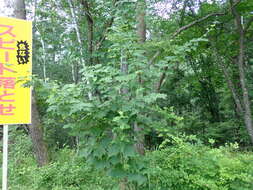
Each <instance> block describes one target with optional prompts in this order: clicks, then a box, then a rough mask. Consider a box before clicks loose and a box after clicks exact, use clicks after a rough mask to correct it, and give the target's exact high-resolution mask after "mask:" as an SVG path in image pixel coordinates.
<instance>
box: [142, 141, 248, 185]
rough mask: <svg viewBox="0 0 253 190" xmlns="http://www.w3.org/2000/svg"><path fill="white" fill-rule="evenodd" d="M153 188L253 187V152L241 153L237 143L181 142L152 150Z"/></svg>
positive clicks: (151, 182) (149, 172) (151, 177)
mask: <svg viewBox="0 0 253 190" xmlns="http://www.w3.org/2000/svg"><path fill="white" fill-rule="evenodd" d="M148 157H149V160H150V163H151V165H150V169H149V170H148V171H147V173H148V174H149V189H152V190H165V189H166V190H167V189H171V190H208V189H210V190H249V189H252V188H253V154H252V153H240V152H237V150H236V145H230V146H226V147H220V148H210V147H208V146H205V145H202V144H201V143H197V144H195V145H193V144H191V143H185V142H177V143H175V144H174V145H173V146H171V147H168V148H165V149H162V150H158V151H155V152H152V153H150V154H149V155H148Z"/></svg>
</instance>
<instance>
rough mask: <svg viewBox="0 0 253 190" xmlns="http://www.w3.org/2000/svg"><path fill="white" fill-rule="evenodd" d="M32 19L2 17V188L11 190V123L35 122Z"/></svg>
mask: <svg viewBox="0 0 253 190" xmlns="http://www.w3.org/2000/svg"><path fill="white" fill-rule="evenodd" d="M31 73H32V22H31V21H26V20H21V19H14V18H7V17H0V125H4V126H3V164H2V171H3V175H2V189H3V190H7V189H8V183H7V177H8V127H9V126H8V125H11V124H12V125H13V124H15V125H17V124H31V110H32V109H31V105H32V104H31V96H32V94H31V87H29V85H27V82H28V81H30V79H31Z"/></svg>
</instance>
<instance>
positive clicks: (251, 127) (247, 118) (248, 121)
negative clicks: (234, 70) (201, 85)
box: [230, 0, 253, 143]
mask: <svg viewBox="0 0 253 190" xmlns="http://www.w3.org/2000/svg"><path fill="white" fill-rule="evenodd" d="M230 3H231V11H232V14H233V15H234V17H235V23H236V27H237V30H238V35H239V55H238V60H237V66H238V69H239V77H240V84H241V89H242V94H243V106H244V123H245V125H246V128H247V131H248V133H249V136H250V139H251V142H252V143H253V123H252V113H251V105H250V100H249V93H248V88H247V85H246V74H245V71H244V59H245V50H244V48H245V47H244V39H245V31H244V29H243V25H242V20H241V16H240V15H239V13H238V12H237V10H236V8H235V7H234V6H232V5H233V0H230Z"/></svg>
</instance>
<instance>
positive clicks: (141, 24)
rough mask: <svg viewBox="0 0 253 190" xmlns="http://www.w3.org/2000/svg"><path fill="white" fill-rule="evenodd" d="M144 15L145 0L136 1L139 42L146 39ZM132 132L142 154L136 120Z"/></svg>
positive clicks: (143, 149)
mask: <svg viewBox="0 0 253 190" xmlns="http://www.w3.org/2000/svg"><path fill="white" fill-rule="evenodd" d="M145 15H146V2H145V0H141V1H139V2H138V3H137V36H138V39H139V43H144V42H145V41H146V23H145ZM140 82H141V80H140ZM134 132H135V136H136V141H137V142H136V143H135V148H136V151H137V152H138V153H139V154H141V155H144V154H145V146H144V134H143V129H142V128H141V127H139V126H138V123H137V122H135V123H134Z"/></svg>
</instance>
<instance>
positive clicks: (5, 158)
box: [2, 125, 9, 190]
mask: <svg viewBox="0 0 253 190" xmlns="http://www.w3.org/2000/svg"><path fill="white" fill-rule="evenodd" d="M8 127H9V126H8V125H4V126H3V131H4V137H3V167H2V169H3V177H2V190H7V189H8V187H7V178H8Z"/></svg>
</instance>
